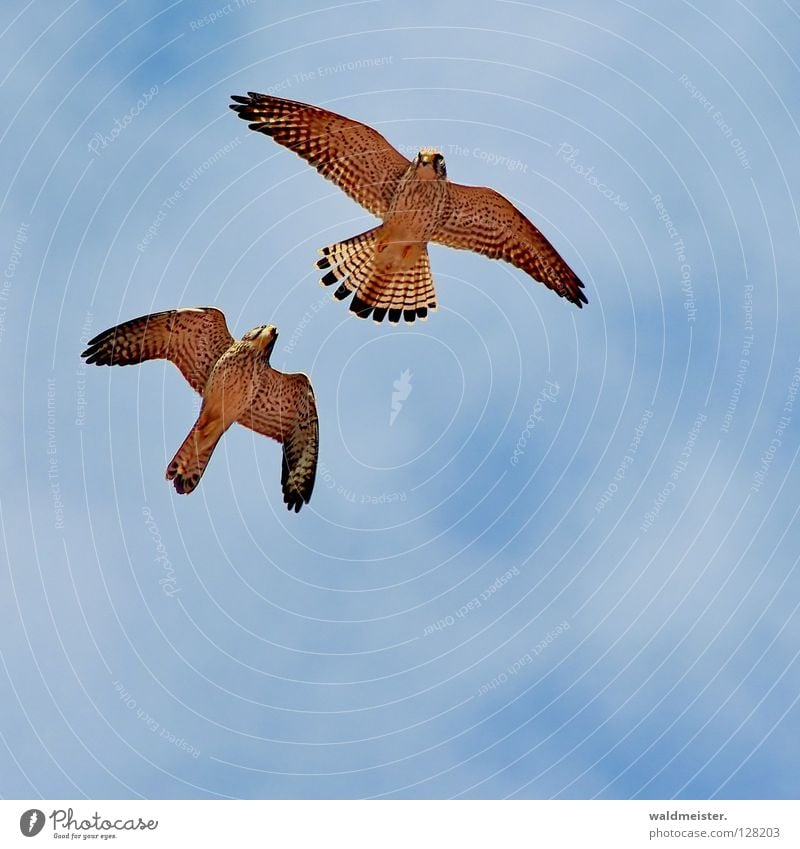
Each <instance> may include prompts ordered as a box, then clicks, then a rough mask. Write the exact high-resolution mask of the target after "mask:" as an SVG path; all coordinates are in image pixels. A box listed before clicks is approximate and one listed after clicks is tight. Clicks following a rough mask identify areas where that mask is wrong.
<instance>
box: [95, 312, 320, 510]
mask: <svg viewBox="0 0 800 849" xmlns="http://www.w3.org/2000/svg"><path fill="white" fill-rule="evenodd" d="M277 336H278V331H277V329H276V328H275V327H273V326H272V325H263V326H261V327H255V328H253V329H252V330H250V331H248V332H247V333H245V335H244V336H243V337H242V338H241V340H239V341H238V342H237V341H234V339H233V337H232V336H231V335H230V333H229V332H228V328H227V325H226V323H225V316H224V315H223V314H222V313H221V312H220V311H219V310H218V309H214V308H213V307H203V308H193V309H180V310H169V311H167V312H160V313H154V314H152V315H146V316H142V317H141V318H135V319H133V320H132V321H126V322H125V323H124V324H120V325H118V326H117V327H112V328H110V329H109V330H106V331H104V332H103V333H100V334H99V335H98V336H95V337H94V339H92V340H91V341H90V342H89V346H88V348H87V349H86V350H85V351H84V352H83V354H82V355H81V356H83V357H85V358H86V362H87V363H94V364H96V365H123V366H124V365H133V364H136V363H141V362H144V361H146V360H153V359H166V360H170V362H172V363H174V364H175V365H176V366H177V367H178V368H179V369H180V371H181V373H182V374H183V376H184V377H185V378H186V379H187V380H188V381H189V384H190V385H191V386H192V388H193V389H195V390H196V391H197V392H199V393H200V394H201V395H202V396H203V403H202V406H201V408H200V415H199V416H198V418H197V421H196V422H195V424H194V427H192V429H191V431H189V435H188V436H187V437H186V439H185V440H184V442H183V444H182V445H181V447H180V448H179V449H178V452H177V454H176V455H175V457H174V458H173V459H172V462H171V463H170V464H169V466H168V467H167V479H168V480H171V481H173V483H174V486H175V489H176V490H177V491H178V492H179V493H181V494H185V493H189V492H192V491H193V490H194V489H195V487H196V486H197V484H198V483H199V482H200V478H201V477H202V475H203V472H204V471H205V468H206V465H207V463H208V461H209V459H210V458H211V454H212V453H213V451H214V448H215V447H216V445H217V442H218V441H219V439H220V437H221V436H222V434H223V433H224V432H225V431H226V430H227V429H228V428H229V427H230V426H231V425H232V424H233V423H234V422H238V423H239V424H242V425H244V426H245V427H248V428H251V429H252V430H255V431H257V432H258V433H261V434H264V435H265V436H269V437H270V438H272V439H276V440H277V441H278V442H281V443H282V444H283V470H282V474H281V485H282V488H283V496H284V501H285V502H286V505H287V506H288V508H289V509H290V510H292V509H293V510H295V511H299V510H300V508H301V507H302V506H303V504H304V503H307V502H308V501H309V499H310V498H311V493H312V491H313V489H314V479H315V476H316V470H317V454H318V450H319V422H318V419H317V409H316V404H315V402H314V390H313V389H312V387H311V383H310V381H309V380H308V378H307V377H306V376H305V375H304V374H284V373H283V372H279V371H277V370H276V369H274V368H272V366H271V365H270V364H269V357H270V354H271V353H272V348H273V346H274V344H275V340H276V339H277Z"/></svg>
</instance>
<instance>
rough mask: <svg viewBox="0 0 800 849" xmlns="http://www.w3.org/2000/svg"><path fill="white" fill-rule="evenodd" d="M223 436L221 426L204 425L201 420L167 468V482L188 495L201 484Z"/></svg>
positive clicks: (182, 493)
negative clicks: (170, 482)
mask: <svg viewBox="0 0 800 849" xmlns="http://www.w3.org/2000/svg"><path fill="white" fill-rule="evenodd" d="M221 436H222V430H221V429H220V428H219V426H209V425H203V424H201V423H200V420H199V419H198V420H197V422H196V423H195V425H194V427H193V428H192V429H191V430H190V431H189V435H188V436H187V437H186V439H184V440H183V445H181V447H180V448H179V449H178V452H177V454H175V456H174V457H173V458H172V462H171V463H170V464H169V466H167V480H170V481H172V482H173V484H174V485H175V489H176V490H177V491H178V492H179V493H180V494H181V495H188V494H189V493H190V492H192V491H193V490H194V489H195V488H196V487H197V484H198V483H200V478H201V477H203V472H205V470H206V466H207V465H208V461H209V460H210V459H211V455H212V454H213V453H214V449H215V448H216V447H217V443H218V442H219V440H220V437H221Z"/></svg>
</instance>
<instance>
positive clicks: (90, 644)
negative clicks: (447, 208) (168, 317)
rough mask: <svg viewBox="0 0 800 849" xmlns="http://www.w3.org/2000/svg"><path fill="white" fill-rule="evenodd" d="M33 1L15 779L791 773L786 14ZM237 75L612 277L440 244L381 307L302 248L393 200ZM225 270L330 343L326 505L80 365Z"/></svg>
mask: <svg viewBox="0 0 800 849" xmlns="http://www.w3.org/2000/svg"><path fill="white" fill-rule="evenodd" d="M7 6H8V8H9V11H8V13H7V15H6V23H5V24H4V27H5V28H4V30H3V32H2V35H0V44H2V47H3V49H2V50H0V80H1V81H2V82H0V90H2V96H3V103H4V105H5V114H6V115H7V121H6V122H5V126H4V129H3V133H2V136H1V137H0V151H1V152H2V155H3V162H4V163H5V167H4V168H3V170H2V206H0V215H1V216H2V231H1V232H2V234H3V235H2V240H0V242H1V244H0V259H1V260H2V265H3V269H4V272H3V278H2V280H0V286H2V290H0V319H1V320H2V321H1V323H0V357H1V358H2V363H3V366H4V367H3V368H2V370H0V392H2V398H3V399H4V416H3V421H4V435H5V438H4V440H3V442H4V449H5V450H4V451H3V452H2V455H0V473H1V474H2V487H0V532H2V540H3V545H2V548H1V549H0V552H1V553H0V559H2V562H3V568H2V570H0V613H1V614H2V615H1V616H0V659H1V660H2V666H1V667H0V699H2V704H3V705H4V709H3V712H2V714H3V718H2V721H1V722H0V762H2V763H3V768H2V769H1V770H0V795H2V796H3V797H6V798H9V797H10V798H28V797H44V798H81V797H84V796H85V797H90V798H92V797H93V798H126V797H132V798H137V797H156V798H159V797H166V798H173V797H174V798H204V797H208V798H219V797H244V798H284V797H300V798H329V797H331V798H351V797H371V796H381V797H413V798H416V797H436V798H439V797H453V796H457V797H467V798H498V797H516V798H550V797H560V798H631V797H637V798H671V797H682V798H709V797H720V798H750V797H755V798H772V797H776V798H784V797H788V798H792V797H796V796H797V793H798V791H800V786H798V775H797V768H796V765H797V761H798V756H799V755H800V750H798V742H797V741H798V739H800V738H799V737H798V734H797V724H798V715H799V714H800V707H799V706H798V692H800V690H799V688H798V683H799V682H798V679H799V677H800V663H799V662H798V626H799V625H800V617H799V616H798V602H797V598H798V597H800V592H799V591H800V576H799V575H798V566H797V551H798V539H799V537H800V534H799V533H798V509H799V508H800V498H798V496H797V492H798V482H799V481H798V464H797V455H798V450H800V439H798V426H797V418H798V415H800V407H798V408H797V409H795V405H796V404H798V405H800V400H797V399H796V392H797V388H798V384H799V383H800V370H798V369H800V345H798V342H797V331H796V327H797V322H798V317H799V316H798V304H797V300H796V298H795V297H794V296H793V291H794V284H795V281H796V277H797V270H798V261H797V248H796V246H797V243H798V241H797V240H798V229H799V228H798V212H797V208H796V203H795V200H794V197H795V196H796V195H797V185H798V158H797V156H796V150H797V143H798V111H799V110H798V99H797V91H798V71H800V69H799V68H798V66H797V64H796V62H795V60H794V59H793V58H792V50H791V45H793V44H795V43H796V42H797V39H798V38H799V37H800V14H799V13H798V9H796V8H794V7H793V4H791V3H776V4H771V5H770V6H769V7H768V8H764V7H763V6H762V5H758V4H755V3H753V2H750V3H721V2H718V3H710V4H703V6H702V7H701V8H695V7H694V6H693V5H691V4H688V3H683V2H678V3H674V4H670V5H669V8H665V7H664V5H663V4H657V3H650V2H633V3H622V2H615V3H608V4H594V3H590V2H577V1H576V2H566V3H560V4H557V6H556V5H555V4H550V5H547V4H545V5H537V4H533V3H527V2H520V3H516V2H483V3H479V4H468V6H466V7H465V5H464V4H456V3H442V4H430V3H419V2H402V3H401V2H356V3H348V4H342V5H328V6H325V5H322V4H321V3H319V2H300V3H295V4H292V6H291V10H289V8H288V7H286V8H279V7H276V4H269V3H266V2H263V0H253V2H250V3H247V2H244V0H241V2H239V3H236V2H235V0H234V2H232V3H230V4H225V3H222V2H219V1H218V0H214V2H210V3H187V2H176V3H173V4H171V5H168V6H164V5H163V4H160V3H155V2H141V3H130V2H121V3H118V4H116V5H112V4H101V3H97V2H80V1H79V0H76V2H73V3H71V4H68V5H66V6H65V7H64V9H63V11H62V12H61V14H60V15H59V16H58V17H57V18H55V19H53V18H52V11H51V10H50V9H49V7H46V4H44V3H43V2H35V1H34V2H31V3H27V4H24V3H21V2H11V3H10V4H7ZM248 90H258V91H267V90H273V91H275V92H276V93H279V94H281V95H283V96H286V97H290V98H294V99H298V100H303V101H307V102H311V103H315V104H319V105H324V106H327V107H329V108H331V109H334V110H335V111H339V112H342V113H344V114H347V115H349V116H351V117H353V118H356V119H358V120H361V121H364V122H366V123H369V124H371V125H373V126H375V127H377V128H378V129H379V130H380V131H381V132H383V133H384V134H385V135H386V136H387V137H388V138H389V139H390V141H392V142H393V143H394V144H395V145H397V146H398V147H400V148H401V149H402V150H404V151H413V150H415V149H417V148H418V147H420V146H424V145H435V146H438V147H439V148H440V149H441V150H442V151H443V152H444V154H445V156H446V159H447V166H448V174H449V177H450V179H452V180H454V181H457V182H464V183H471V184H485V185H491V186H492V187H494V188H496V189H497V190H499V191H501V192H503V193H504V194H505V195H506V196H507V197H509V198H510V199H512V200H513V201H514V202H515V203H516V204H517V205H518V206H519V207H520V208H521V209H522V210H523V211H524V212H525V213H526V214H527V215H529V217H531V219H532V220H533V221H534V222H535V223H536V224H537V225H538V226H539V227H540V228H541V229H542V230H543V231H544V232H545V234H546V235H547V236H548V237H549V238H550V240H551V241H552V242H553V243H554V244H555V245H556V247H557V248H558V249H559V251H560V252H561V253H562V255H563V256H564V257H565V259H566V260H567V261H568V262H569V263H570V265H572V267H573V268H574V269H575V270H576V272H577V273H578V274H579V276H580V277H581V278H582V279H583V280H584V282H585V284H586V292H587V295H588V298H589V304H588V306H587V307H586V308H585V309H583V310H582V311H580V312H579V311H578V310H576V309H574V308H573V307H572V306H570V305H569V304H567V303H566V302H565V301H562V300H560V299H559V298H557V297H555V296H554V295H553V294H552V293H551V292H548V291H547V290H546V289H545V288H544V287H543V286H540V285H538V284H535V283H534V282H533V281H532V280H530V279H529V278H527V277H526V276H525V275H523V274H522V273H521V272H518V271H516V270H515V269H513V268H511V267H510V266H507V265H503V264H500V263H496V262H490V261H489V260H487V259H484V258H482V257H479V256H477V255H474V254H470V253H466V252H457V251H452V250H448V249H445V248H440V247H436V246H434V247H432V248H431V251H430V254H431V264H432V268H433V274H434V278H435V282H436V286H437V294H438V300H439V303H440V305H441V308H440V309H439V311H438V312H437V313H435V314H434V315H433V316H432V317H431V318H430V320H429V321H428V322H426V323H423V324H420V323H417V324H415V325H413V326H401V327H390V326H383V325H381V326H376V325H374V324H373V323H371V322H360V321H358V320H356V319H355V318H353V317H352V316H351V315H350V314H349V313H348V312H347V310H346V309H345V307H344V306H343V305H342V304H337V303H333V302H332V301H331V300H330V299H329V297H328V294H329V293H328V292H327V291H325V290H323V289H321V288H320V287H319V285H318V283H317V278H318V274H317V272H316V270H315V269H314V267H313V263H314V260H315V258H316V256H317V253H316V251H317V248H319V247H320V246H322V245H325V244H328V243H330V242H332V241H335V240H337V239H342V238H346V237H348V236H351V235H354V234H356V233H358V232H361V231H362V230H365V229H367V228H368V227H370V226H372V222H373V219H372V218H371V217H370V216H369V215H368V214H367V213H366V212H364V211H363V210H361V209H360V208H359V207H357V206H356V205H355V204H354V203H353V202H351V201H350V200H349V199H348V198H347V197H346V196H344V195H343V194H342V193H341V192H339V191H338V190H337V189H336V188H335V187H334V186H332V185H331V184H330V183H327V182H326V181H324V180H322V179H321V178H320V177H319V176H318V175H317V174H316V173H315V172H314V171H313V169H311V168H309V167H308V166H306V165H305V164H304V163H303V162H301V161H300V160H299V159H297V158H296V157H295V156H293V155H292V154H290V153H289V152H287V151H286V150H284V149H282V148H280V147H278V146H277V145H275V144H273V143H272V142H271V141H270V140H269V139H266V138H264V137H262V136H260V135H256V134H253V133H250V132H249V131H248V130H247V128H246V125H245V124H244V123H243V122H241V121H239V120H237V118H236V116H235V115H233V113H231V112H230V111H229V110H228V108H227V104H228V102H229V95H231V94H235V93H244V92H246V91H248ZM206 304H213V305H217V306H219V307H220V308H221V309H223V310H224V311H225V313H226V315H227V317H228V322H229V325H230V327H231V329H232V331H233V332H234V333H235V334H236V335H241V334H242V333H244V332H245V331H246V330H248V329H249V328H250V327H253V326H255V325H258V324H262V323H267V322H271V323H275V324H276V325H278V327H279V328H280V330H281V338H280V339H279V342H278V346H277V347H276V350H275V354H274V355H273V364H274V365H275V366H276V367H278V368H283V369H286V370H290V371H305V372H307V373H308V374H310V376H311V378H312V380H313V382H314V386H315V390H316V396H317V402H318V406H319V411H320V418H321V451H320V472H319V476H318V480H317V485H316V490H315V492H314V496H313V499H312V501H311V504H310V505H309V506H308V507H307V508H305V509H304V510H303V511H302V512H301V513H300V514H298V515H295V514H291V515H290V514H289V513H288V512H287V511H286V510H285V509H284V508H283V504H282V500H281V495H280V486H279V468H280V449H279V447H278V446H277V445H276V444H274V443H270V442H268V441H267V440H266V439H263V438H261V437H258V436H256V435H254V434H251V433H250V432H249V431H246V430H244V429H232V430H231V431H229V432H228V433H227V434H226V436H225V438H224V439H223V441H222V442H221V443H220V446H219V447H218V449H217V451H216V453H215V455H214V457H213V459H212V462H211V464H210V466H209V469H208V471H207V473H206V475H205V477H204V478H203V481H202V483H201V485H200V487H199V489H198V490H197V492H196V493H195V494H194V495H193V496H192V497H190V498H182V497H179V496H177V495H176V494H175V492H174V491H173V490H172V488H171V487H170V486H169V484H167V483H166V482H165V481H164V469H165V468H166V465H167V463H168V461H169V460H170V458H171V457H172V455H173V454H174V452H175V450H176V449H177V447H178V446H179V445H180V443H181V441H182V440H183V438H184V436H185V433H186V432H187V431H188V429H189V427H190V426H191V423H192V421H193V419H194V417H195V415H196V412H197V408H198V404H197V399H196V398H195V397H193V394H192V392H191V390H190V389H189V387H188V386H187V385H186V384H185V383H184V382H183V380H182V378H181V377H180V375H179V374H178V373H177V371H176V370H175V369H174V368H172V367H171V366H169V365H163V364H160V363H156V364H153V363H151V364H147V365H145V366H142V367H141V368H136V369H124V370H123V369H118V370H114V369H97V368H88V369H84V368H83V366H82V365H81V361H80V358H79V353H80V351H81V350H82V347H83V344H82V342H83V341H85V338H86V337H87V336H92V335H94V334H95V333H98V332H100V331H101V330H103V329H105V328H106V327H109V326H111V325H113V324H116V323H117V322H118V321H122V320H125V319H127V318H131V317H134V316H138V315H141V314H144V313H147V312H151V311H155V310H160V309H167V308H173V307H177V306H195V305H206ZM82 337H83V338H82ZM404 372H409V373H410V376H409V378H408V382H409V384H410V392H409V393H408V396H407V398H406V399H405V400H404V401H403V402H402V407H401V409H400V410H399V412H398V413H397V415H396V417H395V419H394V421H393V422H391V412H392V393H393V386H394V383H395V382H396V381H398V380H400V379H401V375H402V374H403V373H404ZM534 414H535V415H534Z"/></svg>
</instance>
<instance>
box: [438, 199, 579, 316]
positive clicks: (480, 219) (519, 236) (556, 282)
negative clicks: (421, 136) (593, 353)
mask: <svg viewBox="0 0 800 849" xmlns="http://www.w3.org/2000/svg"><path fill="white" fill-rule="evenodd" d="M448 187H449V204H448V216H447V217H446V218H445V219H444V220H443V221H442V222H440V224H439V225H438V227H437V229H436V231H435V232H434V234H433V236H432V237H431V241H432V242H438V243H439V244H441V245H448V246H449V247H451V248H462V249H465V250H470V251H476V252H477V253H479V254H483V255H484V256H488V257H491V258H492V259H504V260H505V261H506V262H510V263H511V264H512V265H515V266H516V267H517V268H521V269H522V270H523V271H525V272H527V273H528V274H530V276H531V277H533V278H534V280H538V281H539V282H540V283H544V284H545V286H547V287H548V288H549V289H552V290H553V291H554V292H556V293H558V294H559V295H560V296H561V297H562V298H566V299H567V300H568V301H572V303H573V304H575V305H576V306H578V307H582V306H583V305H584V304H586V303H588V300H587V299H586V295H584V294H583V291H582V289H583V283H581V281H580V280H579V279H578V277H577V276H576V275H575V272H574V271H573V270H572V269H571V268H570V267H569V266H568V265H567V264H566V262H564V260H563V259H562V258H561V256H560V255H559V253H558V251H557V250H556V249H555V248H554V247H553V246H552V245H551V244H550V242H548V241H547V239H546V238H545V237H544V236H543V235H542V234H541V233H540V232H539V230H537V228H536V227H534V226H533V224H531V222H530V221H528V219H527V218H526V217H525V216H524V215H523V214H522V213H521V212H520V211H519V210H518V209H517V208H516V207H515V206H514V205H513V204H512V203H510V202H509V201H507V200H506V199H505V198H504V197H503V196H502V195H501V194H499V193H498V192H496V191H494V189H486V188H481V187H478V186H461V185H459V184H458V183H449V184H448Z"/></svg>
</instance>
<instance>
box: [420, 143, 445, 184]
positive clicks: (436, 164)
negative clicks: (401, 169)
mask: <svg viewBox="0 0 800 849" xmlns="http://www.w3.org/2000/svg"><path fill="white" fill-rule="evenodd" d="M414 165H416V167H417V176H418V177H422V178H423V179H428V180H446V179H447V168H445V164H444V156H442V154H441V153H440V152H439V151H438V150H436V149H435V148H432V147H423V148H422V149H421V150H420V152H419V153H418V154H417V158H416V159H415V160H414Z"/></svg>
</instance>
